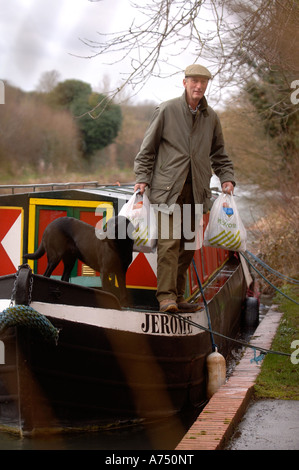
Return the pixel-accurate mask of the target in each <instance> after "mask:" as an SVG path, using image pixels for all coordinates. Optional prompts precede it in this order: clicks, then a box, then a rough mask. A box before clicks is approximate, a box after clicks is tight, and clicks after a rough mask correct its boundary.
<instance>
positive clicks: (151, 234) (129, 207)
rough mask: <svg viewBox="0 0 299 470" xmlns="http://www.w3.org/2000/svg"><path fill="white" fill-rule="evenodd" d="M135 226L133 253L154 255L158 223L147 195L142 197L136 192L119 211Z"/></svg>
mask: <svg viewBox="0 0 299 470" xmlns="http://www.w3.org/2000/svg"><path fill="white" fill-rule="evenodd" d="M119 215H122V216H124V217H126V218H127V219H129V220H130V221H131V223H132V224H133V226H134V231H133V234H132V235H133V238H134V245H133V251H139V252H142V253H154V252H155V250H156V245H157V223H156V215H155V211H154V209H153V208H152V207H151V205H150V202H149V199H148V197H147V196H146V194H143V195H142V196H141V195H140V194H139V192H138V191H136V192H135V193H134V194H133V196H132V197H131V198H130V199H129V201H128V202H127V203H126V204H124V206H123V207H122V208H121V210H120V211H119Z"/></svg>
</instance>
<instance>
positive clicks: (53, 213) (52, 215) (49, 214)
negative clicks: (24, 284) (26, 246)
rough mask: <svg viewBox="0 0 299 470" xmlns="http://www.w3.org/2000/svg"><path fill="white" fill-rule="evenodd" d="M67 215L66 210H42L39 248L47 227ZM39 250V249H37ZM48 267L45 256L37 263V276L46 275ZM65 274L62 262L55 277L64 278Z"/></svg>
mask: <svg viewBox="0 0 299 470" xmlns="http://www.w3.org/2000/svg"><path fill="white" fill-rule="evenodd" d="M66 215H67V211H66V210H56V209H40V210H39V218H38V246H39V244H40V242H41V240H42V236H43V233H44V231H45V228H46V227H47V225H49V224H50V223H51V222H53V220H55V219H58V218H59V217H65V216H66ZM36 248H37V247H36ZM46 267H47V256H46V255H44V256H42V258H40V259H39V260H38V261H37V270H36V272H37V274H44V272H45V270H46ZM62 273H63V263H62V262H60V263H59V265H58V266H57V268H56V269H54V271H53V273H52V275H53V276H62Z"/></svg>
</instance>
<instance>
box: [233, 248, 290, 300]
mask: <svg viewBox="0 0 299 470" xmlns="http://www.w3.org/2000/svg"><path fill="white" fill-rule="evenodd" d="M240 255H241V256H243V258H244V259H245V260H246V261H247V263H248V264H250V266H251V267H252V268H253V269H254V270H255V271H256V272H257V273H258V274H259V275H260V276H261V277H262V278H263V279H264V281H266V282H267V283H268V284H269V285H270V286H271V287H273V289H275V290H276V291H277V292H279V294H281V295H282V296H283V297H286V298H287V299H288V300H290V301H291V302H294V303H295V304H296V305H299V302H297V301H296V300H295V299H292V298H291V297H289V296H288V295H287V294H285V293H284V292H282V291H281V290H280V289H278V287H276V286H275V285H274V284H272V282H270V281H269V279H267V278H266V277H265V276H264V275H263V274H262V273H261V272H260V271H259V270H258V269H257V268H256V267H255V266H254V265H253V264H252V263H251V261H250V260H249V259H248V258H247V256H246V255H245V253H244V252H243V251H240Z"/></svg>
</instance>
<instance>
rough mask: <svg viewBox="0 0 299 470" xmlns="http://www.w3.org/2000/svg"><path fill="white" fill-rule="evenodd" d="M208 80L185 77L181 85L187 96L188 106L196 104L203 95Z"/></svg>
mask: <svg viewBox="0 0 299 470" xmlns="http://www.w3.org/2000/svg"><path fill="white" fill-rule="evenodd" d="M208 82H209V79H208V78H206V77H200V76H198V77H187V78H184V80H183V84H184V87H185V90H186V94H187V102H188V104H190V105H192V104H193V105H194V104H196V105H197V104H198V102H199V101H200V100H201V99H202V97H203V96H204V94H205V91H206V89H207V86H208Z"/></svg>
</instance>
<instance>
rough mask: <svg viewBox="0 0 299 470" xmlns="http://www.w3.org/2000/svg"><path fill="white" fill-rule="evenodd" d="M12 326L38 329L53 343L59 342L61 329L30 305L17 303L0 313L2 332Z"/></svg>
mask: <svg viewBox="0 0 299 470" xmlns="http://www.w3.org/2000/svg"><path fill="white" fill-rule="evenodd" d="M12 326H24V327H28V328H33V329H35V330H36V331H38V332H39V333H40V334H41V335H42V336H43V338H44V339H45V340H46V341H48V342H51V343H53V342H54V343H55V344H56V345H57V343H58V336H59V330H58V329H57V328H55V327H54V326H53V325H52V323H51V322H50V321H49V320H48V319H47V318H46V317H45V316H44V315H41V314H40V313H38V312H37V311H36V310H34V309H33V308H32V307H30V306H28V305H15V306H11V307H8V308H6V309H5V310H3V312H1V313H0V334H3V333H4V332H5V331H6V330H7V328H10V327H12Z"/></svg>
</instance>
